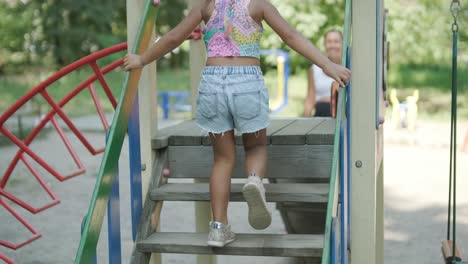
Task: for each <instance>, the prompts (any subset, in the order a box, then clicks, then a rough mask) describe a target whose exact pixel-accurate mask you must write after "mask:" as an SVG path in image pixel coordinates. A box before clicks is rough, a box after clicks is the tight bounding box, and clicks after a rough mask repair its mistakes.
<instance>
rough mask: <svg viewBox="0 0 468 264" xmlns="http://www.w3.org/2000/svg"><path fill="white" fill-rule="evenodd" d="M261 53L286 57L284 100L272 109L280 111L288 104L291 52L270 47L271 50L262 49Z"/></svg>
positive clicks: (273, 111)
mask: <svg viewBox="0 0 468 264" xmlns="http://www.w3.org/2000/svg"><path fill="white" fill-rule="evenodd" d="M260 55H276V56H277V57H283V58H284V83H283V87H284V91H283V98H284V101H283V102H282V103H281V105H280V106H278V108H276V109H272V110H271V113H272V114H275V113H278V112H279V111H281V110H283V108H284V107H286V105H287V104H288V83H289V74H290V68H289V52H287V51H285V50H280V49H270V50H260Z"/></svg>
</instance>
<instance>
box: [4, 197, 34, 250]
mask: <svg viewBox="0 0 468 264" xmlns="http://www.w3.org/2000/svg"><path fill="white" fill-rule="evenodd" d="M0 190H1V189H0ZM0 205H1V206H3V207H4V208H5V209H7V211H8V212H9V213H10V214H11V215H13V216H14V217H15V218H16V219H17V220H18V221H19V222H20V223H21V224H22V225H23V226H24V227H26V228H27V229H28V230H29V232H31V234H32V235H33V236H32V237H31V238H29V239H28V240H26V241H24V242H21V243H18V244H13V243H9V242H8V241H5V240H0V245H1V246H4V247H7V248H9V249H13V250H16V249H18V248H20V247H22V246H24V245H27V244H29V243H31V242H33V241H34V240H36V239H38V238H40V237H41V234H39V232H37V231H36V229H34V227H32V226H31V225H30V224H28V223H27V222H26V221H25V220H24V219H23V218H22V217H21V216H20V215H19V214H18V213H16V212H15V211H14V210H13V208H11V206H9V205H8V204H7V203H5V201H3V200H2V199H1V198H0Z"/></svg>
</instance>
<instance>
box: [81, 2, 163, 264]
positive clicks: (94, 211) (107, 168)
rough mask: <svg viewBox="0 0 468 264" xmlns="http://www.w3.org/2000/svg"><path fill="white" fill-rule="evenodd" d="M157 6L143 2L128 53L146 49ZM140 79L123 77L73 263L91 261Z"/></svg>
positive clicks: (133, 74)
mask: <svg viewBox="0 0 468 264" xmlns="http://www.w3.org/2000/svg"><path fill="white" fill-rule="evenodd" d="M158 3H159V1H155V0H147V1H146V3H145V7H144V11H143V15H142V19H141V21H140V25H139V28H138V31H137V35H136V41H135V45H134V47H133V48H132V50H131V53H136V54H141V53H143V52H144V51H145V50H146V49H147V48H148V46H149V43H150V39H151V35H152V32H153V30H154V25H155V23H154V19H155V17H156V15H157V11H158V10H159V9H158V8H154V7H153V5H157V4H158ZM140 76H141V69H138V70H133V71H131V72H127V73H126V74H125V80H124V83H123V89H122V93H121V95H120V98H119V103H118V105H117V109H116V111H115V114H114V119H113V121H112V125H111V128H110V130H109V136H108V141H107V145H106V150H105V152H104V156H103V159H102V163H101V167H100V168H99V174H98V176H97V179H96V185H95V187H94V191H93V195H92V197H91V201H90V206H89V209H88V214H87V216H86V220H85V224H84V228H83V233H82V236H81V240H80V245H79V248H78V251H77V254H76V258H75V264H78V263H80V264H88V263H93V261H94V256H95V254H96V246H97V242H98V240H99V235H100V233H101V226H102V222H103V219H104V215H105V213H106V210H105V208H106V205H107V201H108V199H109V195H110V192H111V187H112V184H113V182H114V176H115V172H116V169H117V165H118V161H119V156H120V152H121V150H122V145H123V141H124V137H125V134H126V131H127V125H128V120H129V117H130V112H131V110H132V106H133V102H134V100H135V97H136V94H137V89H138V83H139V80H140Z"/></svg>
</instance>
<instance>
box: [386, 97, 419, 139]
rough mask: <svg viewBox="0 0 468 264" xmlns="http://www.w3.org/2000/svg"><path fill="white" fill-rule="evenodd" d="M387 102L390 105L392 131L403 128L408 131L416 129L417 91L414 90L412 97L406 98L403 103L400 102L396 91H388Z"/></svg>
mask: <svg viewBox="0 0 468 264" xmlns="http://www.w3.org/2000/svg"><path fill="white" fill-rule="evenodd" d="M389 100H390V103H391V105H392V117H391V124H392V127H393V128H394V129H397V128H400V127H403V128H408V130H409V131H414V130H415V129H416V121H417V119H418V100H419V90H414V92H413V95H410V96H407V97H406V100H405V101H404V102H400V101H399V100H398V96H397V90H396V89H392V90H390V95H389Z"/></svg>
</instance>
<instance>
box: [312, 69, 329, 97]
mask: <svg viewBox="0 0 468 264" xmlns="http://www.w3.org/2000/svg"><path fill="white" fill-rule="evenodd" d="M312 70H313V73H314V84H315V101H316V102H318V101H319V100H320V99H322V98H324V97H330V91H331V88H332V84H333V81H334V80H333V79H332V78H330V77H329V76H328V75H326V74H325V73H324V72H323V70H322V68H320V67H318V66H317V65H315V64H314V65H312Z"/></svg>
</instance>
